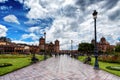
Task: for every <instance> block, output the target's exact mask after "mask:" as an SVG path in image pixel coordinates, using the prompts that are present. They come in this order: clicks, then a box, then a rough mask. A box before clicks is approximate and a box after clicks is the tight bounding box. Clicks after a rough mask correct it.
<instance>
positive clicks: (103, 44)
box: [91, 37, 115, 52]
mask: <svg viewBox="0 0 120 80" xmlns="http://www.w3.org/2000/svg"><path fill="white" fill-rule="evenodd" d="M91 43H92V44H94V43H95V40H92V41H91ZM97 47H98V50H99V51H102V52H107V51H108V52H110V51H113V50H114V48H115V47H114V46H113V45H110V43H109V42H107V41H106V39H105V38H104V37H102V38H101V39H100V42H97Z"/></svg>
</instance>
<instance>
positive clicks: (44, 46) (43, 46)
mask: <svg viewBox="0 0 120 80" xmlns="http://www.w3.org/2000/svg"><path fill="white" fill-rule="evenodd" d="M43 51H46V52H53V53H59V51H60V45H59V41H58V40H55V41H54V43H52V42H50V43H45V38H43V37H41V38H40V39H39V52H43Z"/></svg>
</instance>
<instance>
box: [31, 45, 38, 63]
mask: <svg viewBox="0 0 120 80" xmlns="http://www.w3.org/2000/svg"><path fill="white" fill-rule="evenodd" d="M32 53H33V56H32V59H31V60H32V63H36V62H37V61H38V59H37V58H36V56H35V53H36V49H35V48H34V46H32Z"/></svg>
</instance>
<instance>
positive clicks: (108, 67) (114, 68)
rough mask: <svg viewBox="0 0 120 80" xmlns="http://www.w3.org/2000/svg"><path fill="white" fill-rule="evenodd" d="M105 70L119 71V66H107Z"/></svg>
mask: <svg viewBox="0 0 120 80" xmlns="http://www.w3.org/2000/svg"><path fill="white" fill-rule="evenodd" d="M106 68H107V69H110V70H116V71H120V66H107V67H106Z"/></svg>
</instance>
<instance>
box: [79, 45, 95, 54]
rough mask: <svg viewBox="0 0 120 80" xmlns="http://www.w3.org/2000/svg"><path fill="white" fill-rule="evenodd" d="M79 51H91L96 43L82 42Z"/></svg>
mask: <svg viewBox="0 0 120 80" xmlns="http://www.w3.org/2000/svg"><path fill="white" fill-rule="evenodd" d="M78 51H80V52H83V53H87V54H88V53H91V52H93V51H94V45H93V44H91V43H80V44H79V47H78Z"/></svg>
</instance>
